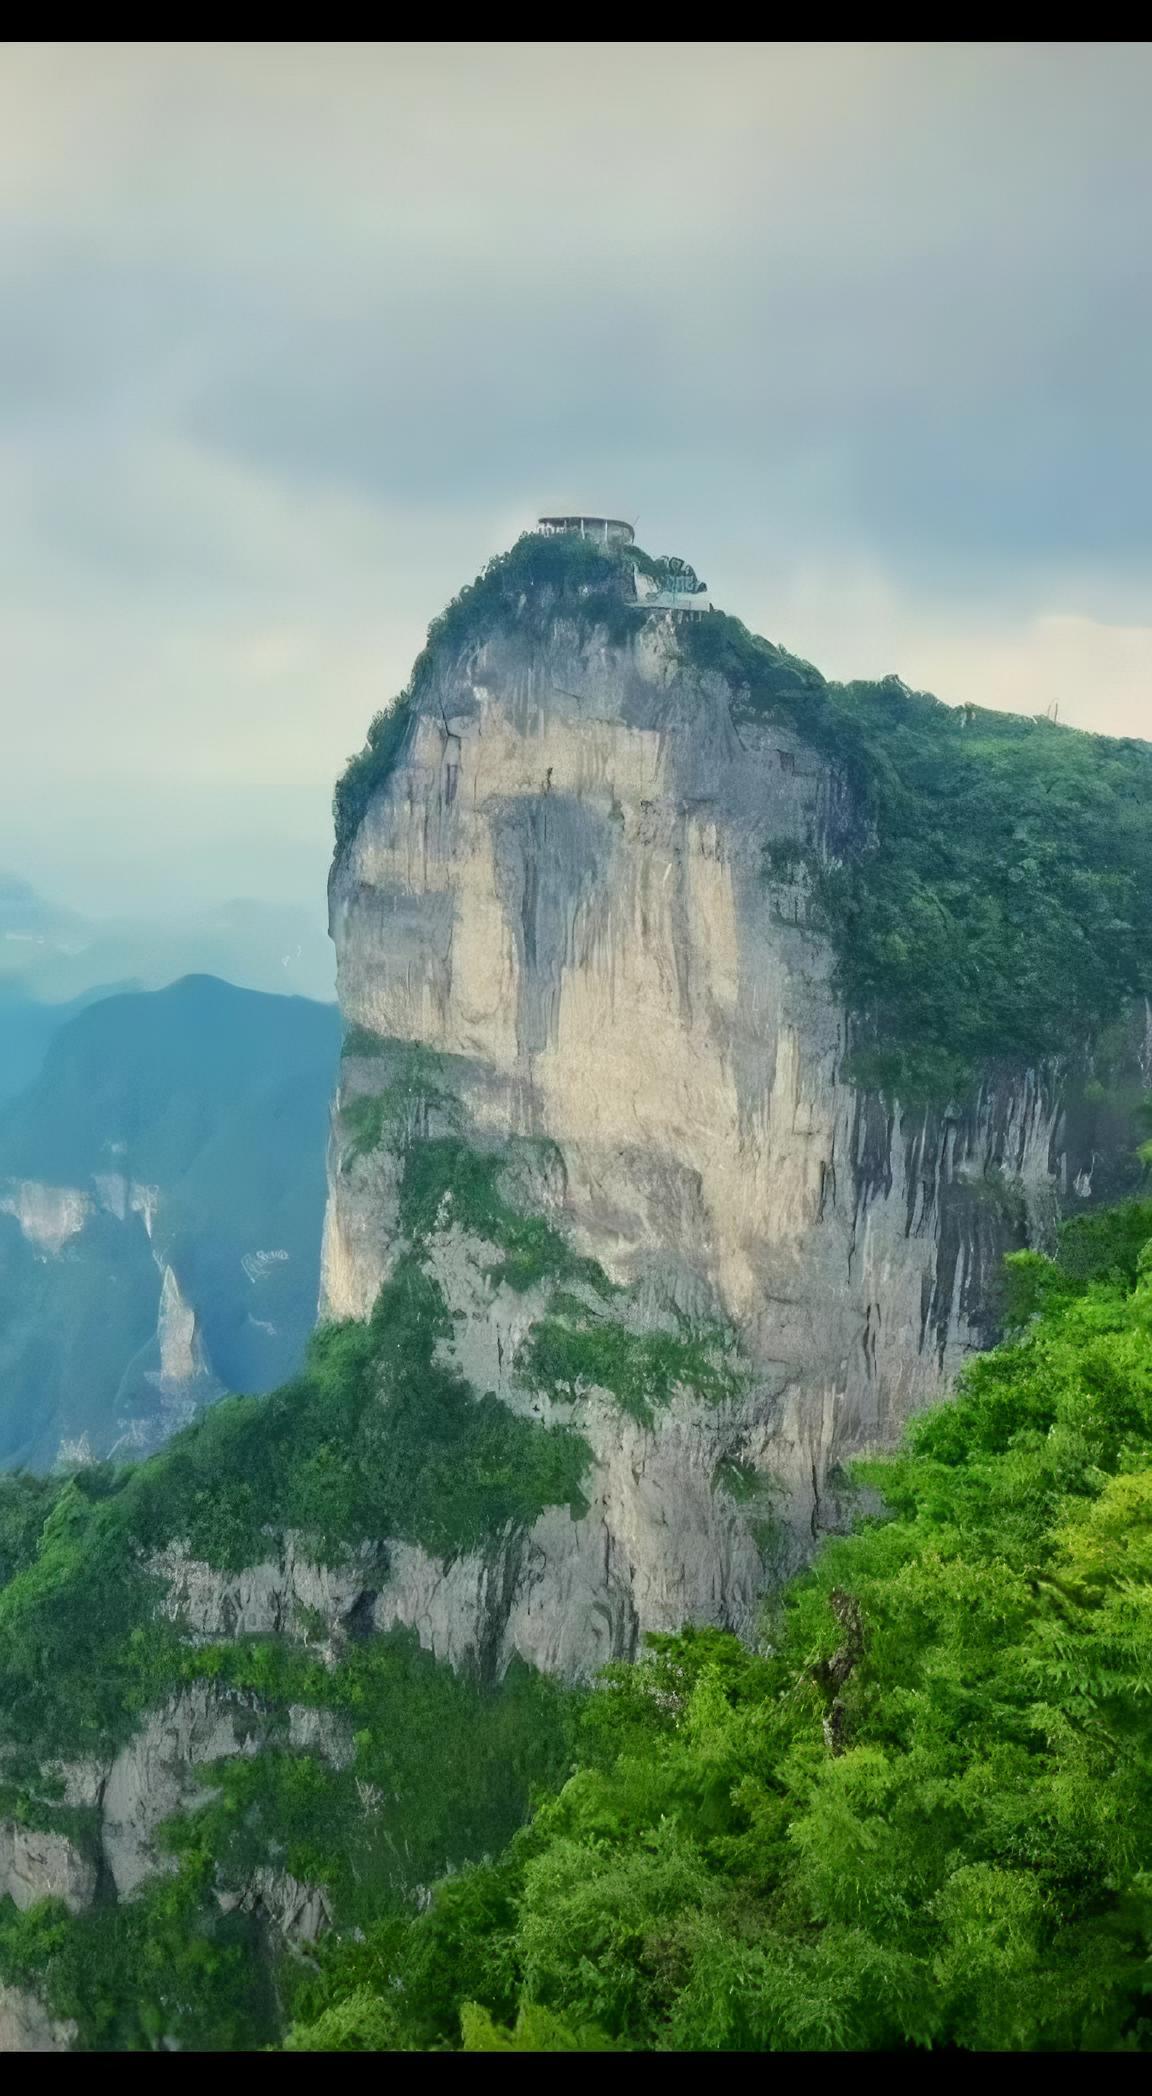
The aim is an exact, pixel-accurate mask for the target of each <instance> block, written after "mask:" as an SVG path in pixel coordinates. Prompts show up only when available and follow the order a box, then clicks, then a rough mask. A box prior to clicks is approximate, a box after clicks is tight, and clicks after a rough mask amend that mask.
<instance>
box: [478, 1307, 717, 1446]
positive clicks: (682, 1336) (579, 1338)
mask: <svg viewBox="0 0 1152 2096" xmlns="http://www.w3.org/2000/svg"><path fill="white" fill-rule="evenodd" d="M554 1307H555V1308H558V1309H559V1310H560V1311H561V1312H562V1313H563V1314H561V1315H560V1316H552V1317H547V1318H541V1319H540V1320H539V1322H538V1323H536V1324H534V1325H533V1326H532V1329H531V1331H530V1332H529V1334H528V1337H527V1339H526V1340H525V1342H524V1345H523V1347H522V1348H521V1351H520V1355H519V1358H518V1361H517V1368H518V1370H519V1372H520V1374H521V1375H522V1377H523V1379H524V1381H525V1382H526V1383H527V1384H528V1385H529V1387H530V1388H531V1389H533V1390H543V1391H547V1392H548V1394H549V1395H550V1396H552V1397H559V1398H569V1399H571V1398H578V1397H583V1396H584V1395H585V1393H586V1392H587V1391H588V1390H591V1389H594V1388H595V1389H600V1390H608V1391H610V1392H611V1393H612V1395H613V1397H615V1399H616V1401H617V1403H618V1404H619V1406H620V1408H621V1410H622V1411H624V1412H627V1413H628V1414H629V1416H630V1417H631V1418H632V1419H635V1420H637V1421H638V1422H639V1424H640V1425H641V1426H651V1425H652V1422H653V1418H654V1416H655V1413H656V1412H657V1411H658V1410H659V1409H660V1408H661V1407H662V1406H664V1405H667V1404H668V1403H669V1402H670V1401H671V1399H672V1398H673V1396H674V1395H675V1393H676V1391H677V1389H680V1388H683V1389H686V1390H690V1391H692V1392H693V1394H694V1395H695V1396H697V1397H702V1398H703V1399H704V1400H705V1401H706V1402H707V1403H709V1404H723V1403H724V1402H725V1401H726V1400H727V1399H730V1398H734V1397H737V1396H739V1395H740V1393H741V1391H742V1390H743V1389H744V1387H745V1381H746V1378H745V1376H744V1374H742V1373H741V1370H740V1367H739V1366H738V1365H737V1362H736V1360H735V1357H734V1351H733V1343H732V1335H731V1333H730V1332H727V1331H726V1330H725V1329H724V1327H723V1326H721V1325H692V1324H690V1323H689V1322H688V1320H687V1319H686V1318H685V1319H681V1321H680V1329H679V1330H678V1331H676V1332H631V1331H629V1330H628V1328H627V1326H626V1325H623V1324H621V1323H620V1322H619V1320H618V1319H616V1318H606V1317H602V1316H597V1315H596V1314H595V1313H594V1312H592V1311H591V1310H590V1309H589V1308H588V1307H587V1306H586V1305H585V1304H583V1303H580V1302H579V1301H576V1300H574V1299H573V1298H572V1297H569V1296H563V1297H561V1298H560V1299H559V1300H558V1302H557V1304H556V1305H555V1306H554Z"/></svg>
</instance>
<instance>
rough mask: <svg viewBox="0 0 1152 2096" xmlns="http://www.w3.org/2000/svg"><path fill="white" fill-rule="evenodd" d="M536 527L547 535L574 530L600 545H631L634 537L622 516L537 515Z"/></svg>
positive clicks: (582, 536)
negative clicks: (595, 540)
mask: <svg viewBox="0 0 1152 2096" xmlns="http://www.w3.org/2000/svg"><path fill="white" fill-rule="evenodd" d="M537 528H538V529H539V530H540V531H543V532H546V533H547V534H548V535H549V537H551V536H553V535H554V534H555V533H557V532H561V531H574V532H576V533H577V534H578V536H579V537H580V538H582V539H597V540H598V541H599V543H600V544H601V545H602V546H613V545H614V546H631V545H632V543H633V541H634V540H635V537H636V533H635V532H634V531H633V529H632V526H631V525H630V524H626V523H625V522H624V519H623V518H622V517H539V518H537Z"/></svg>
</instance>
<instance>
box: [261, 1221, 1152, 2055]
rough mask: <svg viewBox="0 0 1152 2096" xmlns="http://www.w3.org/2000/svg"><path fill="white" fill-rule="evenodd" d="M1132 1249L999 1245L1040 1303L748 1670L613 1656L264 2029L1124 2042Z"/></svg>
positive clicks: (1144, 1232)
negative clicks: (539, 1782) (562, 1733)
mask: <svg viewBox="0 0 1152 2096" xmlns="http://www.w3.org/2000/svg"><path fill="white" fill-rule="evenodd" d="M1150 1233H1152V1205H1150V1204H1145V1205H1142V1206H1141V1205H1136V1204H1133V1205H1131V1206H1129V1207H1127V1208H1125V1209H1121V1210H1119V1211H1117V1212H1116V1213H1114V1214H1113V1215H1112V1216H1111V1217H1099V1218H1092V1219H1090V1221H1089V1222H1088V1223H1087V1224H1081V1223H1078V1224H1075V1225H1073V1226H1071V1228H1069V1229H1068V1230H1066V1232H1065V1234H1064V1238H1063V1244H1062V1248H1061V1251H1060V1254H1059V1256H1058V1258H1057V1259H1056V1260H1054V1261H1048V1262H1039V1263H1038V1262H1037V1260H1036V1259H1035V1257H1034V1255H1024V1256H1023V1258H1021V1259H1017V1260H1016V1261H1015V1262H1014V1266H1015V1271H1016V1273H1017V1274H1018V1275H1022V1276H1024V1277H1025V1278H1026V1279H1027V1281H1028V1284H1029V1286H1031V1288H1032V1292H1033V1299H1034V1300H1038V1301H1040V1302H1041V1304H1042V1307H1041V1308H1040V1309H1039V1311H1037V1312H1033V1313H1032V1314H1031V1315H1030V1316H1027V1321H1024V1322H1020V1323H1019V1324H1018V1326H1017V1329H1016V1331H1015V1332H1014V1334H1013V1336H1012V1338H1011V1339H1010V1340H1009V1342H1008V1343H1007V1344H1005V1345H1003V1346H1002V1347H1000V1348H999V1349H998V1350H997V1351H995V1352H994V1353H991V1354H988V1355H986V1356H984V1357H982V1358H981V1359H979V1360H977V1361H976V1362H975V1363H974V1364H973V1365H972V1367H971V1368H970V1369H969V1370H968V1372H967V1374H966V1376H965V1378H964V1379H963V1383H962V1385H961V1388H960V1391H959V1394H958V1396H957V1398H956V1400H955V1402H954V1403H952V1404H949V1405H946V1406H943V1407H941V1408H940V1409H939V1410H937V1411H935V1412H933V1413H931V1414H929V1415H927V1416H925V1417H923V1418H921V1419H920V1420H919V1421H917V1422H916V1423H915V1424H914V1426H913V1427H912V1429H911V1430H910V1432H909V1434H908V1436H907V1439H906V1443H905V1446H904V1448H903V1449H902V1450H901V1452H899V1453H898V1454H896V1455H894V1456H892V1457H891V1458H889V1459H886V1460H884V1461H879V1462H872V1463H868V1464H864V1465H861V1466H859V1475H860V1479H861V1482H863V1483H865V1484H867V1485H868V1486H870V1487H871V1488H872V1489H873V1490H875V1491H877V1492H879V1493H880V1494H882V1496H883V1500H884V1503H885V1508H886V1511H885V1513H884V1515H883V1516H882V1517H880V1518H874V1519H870V1520H868V1521H866V1522H865V1523H864V1524H863V1525H862V1526H861V1528H860V1529H859V1531H858V1532H857V1533H856V1534H854V1535H853V1536H851V1537H850V1538H846V1539H842V1540H838V1541H835V1542H833V1543H831V1544H830V1545H828V1546H826V1547H825V1549H824V1550H823V1552H822V1554H821V1556H820V1558H819V1560H818V1562H817V1563H816V1564H815V1566H814V1567H813V1569H812V1570H811V1571H810V1572H809V1573H808V1574H807V1575H805V1576H804V1577H803V1578H801V1579H800V1580H798V1581H797V1582H796V1583H794V1585H793V1586H792V1588H791V1589H790V1591H789V1592H788V1593H787V1595H786V1596H785V1598H784V1600H783V1601H782V1602H781V1603H780V1604H779V1605H778V1607H777V1609H776V1610H775V1612H774V1614H773V1615H772V1617H771V1619H770V1620H769V1622H768V1624H767V1626H766V1637H765V1641H764V1643H763V1646H762V1649H761V1650H760V1651H759V1652H753V1651H749V1650H748V1649H747V1648H746V1647H745V1646H743V1645H741V1644H740V1643H739V1642H738V1640H736V1639H735V1638H733V1637H731V1636H729V1635H727V1634H726V1633H722V1632H718V1631H710V1630H706V1631H686V1632H685V1633H684V1634H683V1635H682V1636H679V1637H661V1638H655V1639H652V1640H650V1649H649V1652H648V1655H647V1656H646V1657H645V1658H644V1659H643V1660H642V1661H640V1662H639V1663H638V1664H637V1665H635V1666H633V1667H627V1666H616V1667H612V1668H609V1669H608V1670H607V1672H606V1674H605V1675H604V1677H603V1679H602V1682H601V1685H600V1688H599V1690H598V1692H596V1693H595V1694H593V1695H592V1696H591V1697H590V1698H589V1700H588V1702H587V1704H586V1706H585V1709H584V1711H583V1713H582V1716H581V1720H580V1733H579V1749H578V1752H579V1766H578V1769H577V1770H576V1772H575V1773H574V1774H573V1775H572V1776H571V1777H570V1779H569V1781H568V1782H567V1783H566V1784H565V1785H564V1787H563V1789H562V1790H561V1791H560V1792H559V1794H558V1795H556V1796H554V1797H552V1798H551V1799H550V1800H548V1801H547V1802H545V1803H544V1804H542V1805H541V1806H540V1807H539V1809H538V1810H537V1812H536V1815H535V1818H534V1819H533V1821H532V1823H531V1824H530V1826H528V1827H527V1828H526V1829H524V1830H523V1831H522V1832H520V1833H519V1834H517V1835H516V1836H515V1838H514V1839H513V1841H512V1842H511V1844H510V1845H509V1847H508V1849H507V1850H506V1851H505V1852H504V1854H503V1855H502V1856H501V1857H499V1858H498V1859H497V1860H496V1861H494V1862H490V1863H486V1864H484V1865H482V1866H479V1867H477V1868H475V1869H473V1870H470V1871H466V1872H464V1873H462V1874H460V1875H459V1876H457V1877H455V1878H454V1879H452V1880H450V1881H449V1882H448V1883H446V1884H445V1885H444V1886H442V1887H441V1888H440V1889H439V1891H438V1892H437V1895H436V1897H435V1899H434V1901H433V1903H432V1906H431V1908H430V1909H429V1911H428V1912H427V1913H425V1914H422V1915H420V1916H419V1917H417V1918H416V1919H415V1920H414V1921H411V1922H408V1923H406V1924H400V1925H391V1926H388V1927H384V1926H381V1927H380V1928H379V1929H374V1928H372V1927H370V1928H368V1929H367V1930H366V1932H365V1937H364V1940H363V1941H362V1942H359V1943H358V1944H356V1945H355V1946H347V1945H340V1944H333V1945H332V1946H331V1947H330V1948H329V1950H328V1951H327V1952H325V1953H324V1954H323V1955H322V1958H321V1970H320V1973H319V1975H318V1977H317V1978H316V1979H315V1980H314V1981H313V1982H311V1983H310V1985H309V1988H308V1989H307V1990H306V1991H305V1992H304V1993H302V1995H301V1996H300V1998H299V1999H298V2001H297V2003H296V2014H297V2024H296V2028H295V2031H294V2034H293V2037H292V2040H291V2043H292V2044H293V2045H294V2046H296V2047H303V2046H306V2045H309V2044H314V2045H317V2046H327V2047H331V2048H332V2049H345V2048H347V2049H357V2047H358V2045H360V2044H362V2043H363V2041H364V2038H365V2036H366V2035H367V2034H369V2033H371V2032H373V2031H375V2033H376V2042H382V2043H387V2044H390V2045H392V2046H405V2047H409V2048H412V2049H426V2048H432V2049H438V2048H443V2047H448V2048H451V2047H460V2046H464V2047H466V2048H468V2049H479V2050H519V2049H526V2048H527V2047H528V2046H529V2045H531V2044H535V2045H536V2046H537V2047H538V2048H539V2049H543V2050H550V2051H551V2050H555V2051H563V2050H593V2049H600V2048H604V2047H615V2048H623V2049H641V2050H656V2051H661V2050H677V2049H683V2050H705V2051H709V2050H739V2049H751V2050H775V2049H788V2048H795V2049H799V2050H814V2051H819V2050H833V2051H835V2050H840V2049H848V2048H862V2049H879V2050H894V2049H895V2050H899V2049H901V2048H914V2047H930V2048H939V2047H945V2048H948V2047H960V2048H969V2049H973V2050H976V2051H989V2050H998V2049H1003V2050H1009V2051H1028V2050H1039V2051H1043V2050H1045V2049H1052V2048H1060V2047H1068V2048H1072V2049H1081V2050H1093V2049H1105V2050H1108V2049H1119V2050H1137V2051H1142V2050H1147V2049H1150V2048H1152V1964H1150V1962H1149V1950H1150V1946H1152V1900H1150V1887H1149V1881H1148V1871H1147V1859H1148V1854H1149V1847H1150V1844H1152V1732H1150V1729H1149V1727H1150V1717H1149V1689H1150V1685H1152V1240H1150ZM1041 1268H1043V1270H1044V1285H1043V1286H1041V1287H1040V1288H1039V1289H1037V1286H1036V1283H1037V1280H1038V1278H1039V1276H1040V1273H1041ZM1020 1315H1021V1316H1022V1317H1023V1316H1026V1313H1025V1312H1024V1311H1023V1309H1022V1308H1021V1310H1020ZM385 2032H386V2034H387V2035H386V2036H382V2035H381V2034H382V2033H385Z"/></svg>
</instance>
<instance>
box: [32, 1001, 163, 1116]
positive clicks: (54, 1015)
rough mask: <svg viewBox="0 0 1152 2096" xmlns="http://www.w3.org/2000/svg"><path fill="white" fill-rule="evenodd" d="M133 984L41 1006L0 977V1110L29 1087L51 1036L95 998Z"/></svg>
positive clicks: (93, 1002)
mask: <svg viewBox="0 0 1152 2096" xmlns="http://www.w3.org/2000/svg"><path fill="white" fill-rule="evenodd" d="M138 987H139V985H138V984H136V983H133V982H117V983H98V984H96V985H94V987H93V988H92V989H90V990H85V991H84V992H83V993H82V995H81V996H79V997H72V998H70V999H69V1000H68V1002H67V1003H66V1004H44V1003H42V1002H41V1001H40V999H39V998H35V997H28V996H26V995H25V994H24V991H23V987H22V985H21V984H20V983H18V982H15V981H13V980H12V979H11V978H9V979H7V980H5V979H4V978H3V977H0V1107H2V1106H3V1105H4V1103H5V1101H6V1100H8V1099H12V1098H14V1097H15V1096H16V1094H17V1093H18V1092H22V1091H24V1090H25V1088H26V1087H27V1086H28V1085H30V1084H31V1083H32V1081H33V1079H34V1078H35V1077H36V1075H37V1074H38V1072H39V1069H40V1065H41V1063H42V1062H43V1060H44V1055H45V1051H46V1049H47V1047H48V1043H49V1041H50V1040H51V1039H52V1038H53V1035H54V1034H58V1033H59V1031H60V1029H61V1027H62V1026H67V1024H68V1021H69V1020H70V1019H74V1018H75V1017H76V1014H77V1012H82V1011H83V1010H84V1009H85V1007H86V1006H87V1005H89V1004H95V1003H96V1001H97V999H98V998H101V997H112V996H115V995H116V994H117V993H118V992H123V991H125V990H135V989H137V988H138Z"/></svg>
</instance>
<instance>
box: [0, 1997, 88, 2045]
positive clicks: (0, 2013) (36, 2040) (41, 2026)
mask: <svg viewBox="0 0 1152 2096" xmlns="http://www.w3.org/2000/svg"><path fill="white" fill-rule="evenodd" d="M75 2038H76V2027H75V2025H74V2024H72V2023H62V2022H59V2021H58V2020H57V2019H56V2018H55V2017H53V2016H50V2015H49V2014H48V2011H47V2009H45V2008H44V2006H43V2004H42V2003H41V2002H39V2001H37V1999H36V1997H35V1995H34V1994H27V1993H25V1992H24V1991H23V1989H22V1988H19V1987H2V1986H0V2052H69V2051H71V2048H72V2046H73V2044H74V2042H75Z"/></svg>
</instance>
